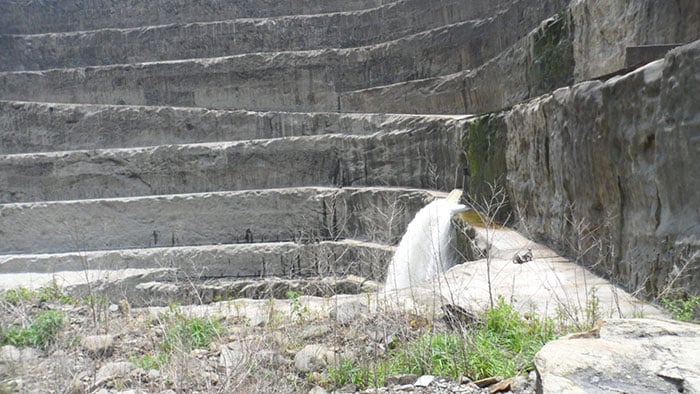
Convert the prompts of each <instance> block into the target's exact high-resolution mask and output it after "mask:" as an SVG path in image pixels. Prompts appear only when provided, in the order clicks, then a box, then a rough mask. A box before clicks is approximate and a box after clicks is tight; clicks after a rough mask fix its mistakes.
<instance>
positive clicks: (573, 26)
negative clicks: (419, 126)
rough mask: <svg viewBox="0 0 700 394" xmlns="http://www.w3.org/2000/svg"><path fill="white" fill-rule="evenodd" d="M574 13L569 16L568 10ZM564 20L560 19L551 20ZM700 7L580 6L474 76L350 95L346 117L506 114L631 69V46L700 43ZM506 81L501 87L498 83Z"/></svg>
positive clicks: (344, 103)
mask: <svg viewBox="0 0 700 394" xmlns="http://www.w3.org/2000/svg"><path fill="white" fill-rule="evenodd" d="M567 5H569V7H568V8H566V9H564V7H565V6H567ZM555 13H559V15H558V16H557V18H556V19H555V20H558V22H557V23H552V21H553V20H552V19H550V20H544V19H546V17H549V16H551V15H553V14H555ZM698 14H700V3H698V2H697V1H695V0H682V1H679V2H675V3H672V2H662V3H658V2H656V1H653V0H649V1H647V0H644V1H634V2H629V1H623V0H614V1H606V2H599V1H594V0H590V1H589V0H577V1H573V2H571V3H570V4H568V3H567V4H564V5H563V6H562V7H561V8H560V9H553V10H552V11H551V12H550V13H546V15H545V17H543V18H540V20H544V21H543V22H542V24H541V25H540V26H539V27H538V28H536V29H534V30H533V31H531V32H530V33H529V34H528V35H527V36H526V37H523V38H522V39H520V40H518V41H516V42H514V43H513V44H512V45H510V46H509V47H507V48H504V49H503V50H502V51H501V52H500V53H498V54H497V55H496V56H494V57H492V58H490V59H489V60H488V61H487V62H485V63H484V64H483V65H481V64H480V65H478V67H473V69H471V70H459V71H457V72H454V73H451V74H446V75H440V76H436V77H433V78H425V79H422V80H415V81H406V82H400V83H396V84H390V85H386V86H372V87H369V88H367V89H361V90H357V91H353V92H343V93H342V94H341V96H340V107H341V109H342V110H343V111H356V112H363V111H366V110H367V109H368V108H380V109H381V110H383V111H388V112H405V113H412V112H415V111H418V112H431V113H480V112H489V111H498V110H503V109H505V108H508V107H511V106H513V105H515V104H517V103H519V102H522V101H523V100H526V99H528V98H531V97H536V96H538V95H540V94H543V93H546V92H550V91H552V90H554V89H556V88H558V87H562V86H567V85H571V84H572V83H573V82H574V81H583V80H588V79H593V78H598V77H601V76H604V75H606V74H610V73H613V72H617V71H619V70H621V69H623V68H624V67H625V60H626V56H625V49H626V48H627V47H629V46H640V45H656V44H686V43H689V42H692V41H695V40H697V39H700V20H699V19H698V18H697V17H696V15H698ZM493 81H498V83H493Z"/></svg>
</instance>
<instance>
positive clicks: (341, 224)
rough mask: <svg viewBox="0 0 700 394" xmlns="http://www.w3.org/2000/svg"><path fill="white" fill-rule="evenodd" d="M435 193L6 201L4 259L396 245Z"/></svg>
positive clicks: (376, 190) (321, 191)
mask: <svg viewBox="0 0 700 394" xmlns="http://www.w3.org/2000/svg"><path fill="white" fill-rule="evenodd" d="M436 195H437V193H436V192H431V191H426V190H418V189H394V188H381V187H373V188H367V189H362V188H342V189H337V188H322V187H307V188H292V189H266V190H245V191H230V192H218V193H204V194H178V195H170V196H148V197H129V198H114V199H99V200H74V201H53V202H45V203H35V204H24V203H18V204H2V205H0V217H2V219H3V226H2V227H0V237H1V239H2V240H3V242H2V243H0V255H2V254H22V253H25V254H26V253H29V254H34V253H64V252H71V251H76V250H81V251H98V250H116V249H138V248H151V247H154V246H155V247H159V246H180V245H185V246H196V245H216V244H236V243H249V242H286V241H294V242H317V241H323V240H329V239H330V240H333V239H344V238H352V239H359V240H366V241H371V242H380V243H385V244H395V243H397V242H398V240H399V239H400V237H401V236H402V235H403V231H404V229H405V228H406V226H407V225H408V223H409V222H410V221H411V219H412V218H413V214H414V213H415V212H417V211H418V210H419V209H420V208H422V207H423V206H424V205H426V204H427V203H429V202H430V201H432V200H433V199H434V198H436ZM381 213H384V214H386V215H389V216H390V217H392V220H391V221H387V220H386V219H385V217H384V216H382V215H381Z"/></svg>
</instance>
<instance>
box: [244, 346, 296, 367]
mask: <svg viewBox="0 0 700 394" xmlns="http://www.w3.org/2000/svg"><path fill="white" fill-rule="evenodd" d="M253 358H254V359H255V362H256V363H257V364H259V365H260V366H263V367H267V368H280V367H286V366H287V365H289V362H290V361H289V360H288V359H287V358H286V357H284V356H283V355H282V354H280V352H278V351H275V350H270V349H263V350H260V351H259V352H257V353H255V354H254V355H253Z"/></svg>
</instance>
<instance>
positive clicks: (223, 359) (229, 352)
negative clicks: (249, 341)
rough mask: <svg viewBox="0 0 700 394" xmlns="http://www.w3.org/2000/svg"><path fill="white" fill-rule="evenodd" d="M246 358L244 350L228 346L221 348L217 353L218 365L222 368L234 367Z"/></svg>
mask: <svg viewBox="0 0 700 394" xmlns="http://www.w3.org/2000/svg"><path fill="white" fill-rule="evenodd" d="M245 359H246V355H245V352H243V350H242V349H240V348H237V349H230V348H229V347H224V348H221V353H220V354H219V365H220V366H222V367H224V368H236V367H238V366H239V365H241V364H243V362H244V361H245Z"/></svg>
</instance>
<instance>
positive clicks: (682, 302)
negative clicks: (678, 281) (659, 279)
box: [661, 295, 700, 321]
mask: <svg viewBox="0 0 700 394" xmlns="http://www.w3.org/2000/svg"><path fill="white" fill-rule="evenodd" d="M661 303H662V304H663V305H664V307H666V309H668V310H669V311H671V314H672V315H673V318H674V319H676V320H681V321H698V320H700V296H687V295H686V296H675V297H674V296H666V297H663V298H661Z"/></svg>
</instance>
